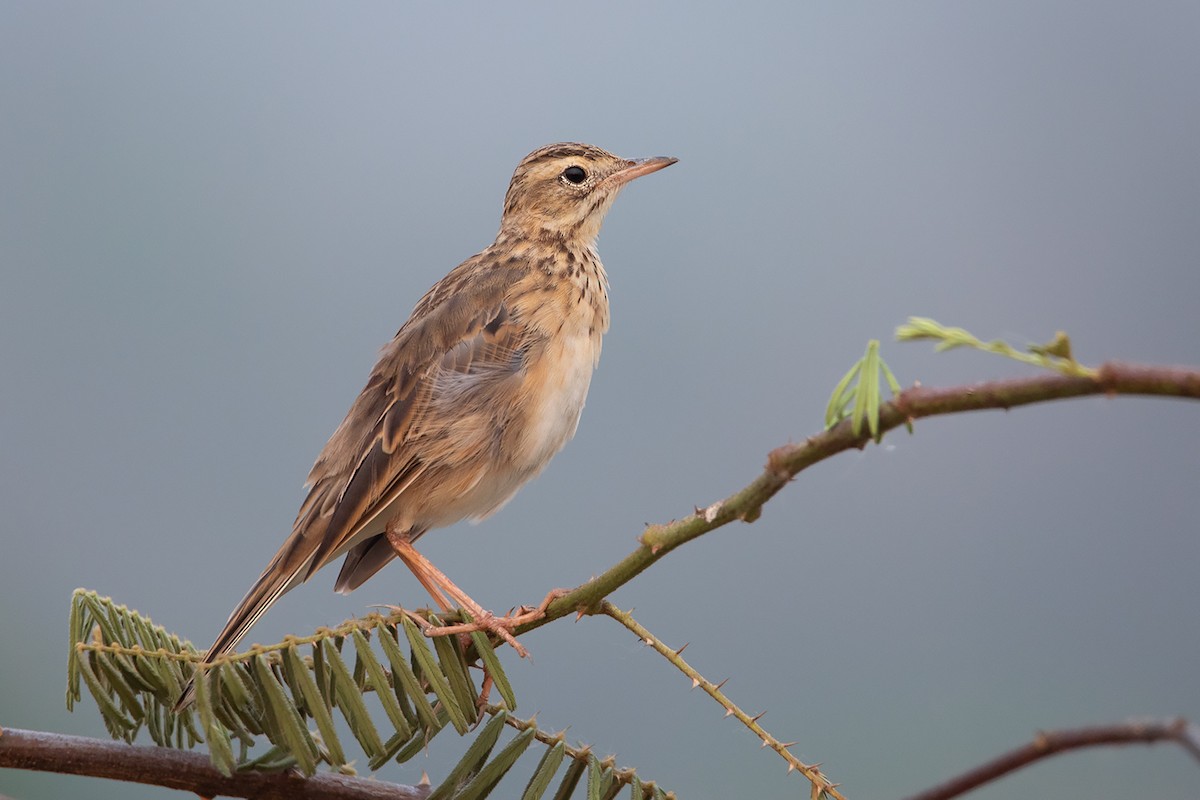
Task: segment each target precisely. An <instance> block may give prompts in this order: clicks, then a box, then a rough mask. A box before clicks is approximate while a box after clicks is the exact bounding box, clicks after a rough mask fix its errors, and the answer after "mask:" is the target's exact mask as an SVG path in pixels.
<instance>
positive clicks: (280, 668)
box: [67, 589, 671, 800]
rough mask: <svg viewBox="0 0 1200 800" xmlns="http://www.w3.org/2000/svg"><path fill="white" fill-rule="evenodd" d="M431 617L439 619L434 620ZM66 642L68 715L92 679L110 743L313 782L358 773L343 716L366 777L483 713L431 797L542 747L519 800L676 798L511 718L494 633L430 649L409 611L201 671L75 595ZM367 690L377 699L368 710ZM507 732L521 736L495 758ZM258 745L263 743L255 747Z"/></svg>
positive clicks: (442, 799) (138, 626)
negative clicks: (323, 770)
mask: <svg viewBox="0 0 1200 800" xmlns="http://www.w3.org/2000/svg"><path fill="white" fill-rule="evenodd" d="M429 621H430V622H432V623H433V624H434V625H438V624H441V620H438V619H437V618H436V617H433V616H432V615H430V616H429ZM70 636H71V650H70V656H69V660H68V668H67V707H68V708H74V705H75V703H76V702H78V701H79V700H80V699H81V698H82V687H83V686H84V685H86V686H87V688H88V692H89V693H90V694H91V696H92V698H93V699H94V700H95V702H96V705H97V706H98V708H99V710H100V715H101V717H102V718H103V720H104V724H105V726H106V727H107V728H108V731H109V733H110V734H111V735H112V736H113V737H114V738H117V739H123V740H125V741H128V742H132V741H133V740H134V739H135V738H136V737H137V736H138V734H139V733H141V732H143V731H145V732H146V733H147V734H148V735H149V737H150V738H151V739H152V740H153V741H154V742H155V744H158V745H160V746H163V747H173V748H191V747H194V746H195V745H197V744H199V743H202V742H204V743H207V745H208V751H209V756H210V758H211V759H212V763H213V765H214V766H216V767H217V769H219V770H220V771H221V772H222V773H224V774H226V775H229V774H232V773H233V772H234V771H235V770H244V769H265V770H281V769H297V770H299V771H301V772H303V773H304V774H306V775H311V774H313V773H314V772H315V771H316V770H317V768H318V767H319V766H320V765H321V764H326V765H328V766H329V767H330V768H332V769H334V770H337V771H340V772H343V773H349V774H353V773H354V768H353V767H352V766H351V760H350V759H349V758H348V757H347V751H346V747H345V745H344V743H343V742H342V738H341V736H339V733H338V730H337V725H336V724H335V716H340V717H341V718H342V720H343V721H344V722H345V725H346V727H347V728H349V730H350V732H351V734H352V735H353V737H354V738H355V740H356V741H357V743H358V746H359V747H360V748H361V749H362V751H363V753H364V754H365V755H366V756H367V764H368V766H369V767H370V769H372V770H375V769H378V768H379V767H381V766H383V765H384V764H386V763H387V762H389V761H391V760H395V761H398V762H404V761H407V760H408V759H410V758H412V757H413V756H414V755H416V754H417V753H419V752H421V750H423V749H424V748H425V746H426V745H427V744H428V742H429V740H430V739H432V738H433V737H434V736H436V735H437V734H438V733H439V732H441V731H442V730H443V729H445V728H446V727H447V726H449V727H451V728H453V729H454V730H455V731H456V732H458V734H459V735H466V734H467V733H468V732H470V731H471V729H472V728H474V727H476V726H477V725H479V724H480V723H481V722H482V720H483V718H484V716H488V717H490V719H489V720H488V721H487V723H486V724H483V725H482V727H481V728H480V730H479V733H478V734H477V735H476V736H475V739H474V741H473V742H472V744H471V745H470V746H469V747H468V749H467V751H466V753H465V754H464V755H463V757H462V759H461V760H460V761H459V763H458V765H456V766H455V767H454V768H453V769H452V770H451V771H450V773H449V774H448V775H447V776H446V778H445V780H444V781H443V782H442V783H441V784H440V785H439V786H438V787H437V788H436V789H434V790H433V793H432V794H431V795H430V798H434V799H436V800H449V798H456V799H458V798H483V797H486V796H487V795H488V793H489V792H491V790H492V789H493V788H495V786H496V784H497V783H498V782H499V781H500V779H501V778H502V777H503V776H504V775H505V774H506V773H507V772H508V770H509V768H510V767H512V766H513V764H514V763H516V761H517V759H518V758H520V756H521V755H522V754H524V753H525V751H526V750H527V749H528V748H529V747H530V746H531V745H533V743H534V742H539V743H540V744H541V745H542V746H544V747H545V748H546V752H545V754H544V755H543V757H542V759H541V760H540V762H539V764H538V766H537V769H536V770H535V772H534V775H533V776H532V777H531V778H530V780H529V782H528V784H527V785H526V789H525V792H524V794H523V795H522V800H536V798H541V797H544V796H546V792H547V791H549V790H550V788H551V786H553V785H555V784H556V783H557V788H556V789H555V792H554V794H553V795H552V796H553V797H556V798H559V797H561V798H567V797H570V796H571V793H572V792H573V791H574V789H575V787H576V785H577V784H578V783H579V782H580V781H581V779H582V778H583V776H584V775H587V776H588V781H587V786H588V797H589V799H590V798H593V797H596V798H613V797H616V796H617V794H618V793H620V792H621V790H622V789H623V788H624V787H626V786H628V787H629V788H630V794H629V797H630V798H631V800H645V799H646V798H666V797H670V796H671V795H669V794H667V793H664V792H663V791H662V789H660V788H658V787H657V786H655V785H654V784H652V783H646V784H643V783H642V782H641V780H640V779H639V778H638V776H637V775H636V773H634V772H633V771H632V770H618V769H616V767H615V766H614V765H613V763H612V762H611V760H604V761H601V760H599V759H597V758H596V757H595V755H593V754H592V753H591V752H590V750H589V749H588V748H586V747H571V746H568V745H567V743H566V741H565V739H564V737H563V735H562V734H553V733H547V732H544V731H541V730H539V729H538V728H537V726H536V725H535V724H534V723H533V722H532V721H526V720H520V719H517V718H516V717H513V716H512V715H511V714H510V711H511V710H512V709H514V708H515V707H516V700H515V698H514V697H513V692H512V687H511V686H510V685H509V683H508V680H507V678H506V677H505V675H504V670H503V669H502V667H501V665H500V660H499V658H498V657H497V655H496V652H495V650H494V648H493V644H492V642H491V641H490V640H489V639H488V637H487V636H485V635H484V634H482V633H474V634H472V635H471V647H470V648H464V647H463V645H462V643H461V641H460V639H459V638H458V637H455V636H441V637H436V638H435V639H433V640H432V642H431V640H429V639H427V638H425V637H424V636H423V635H422V634H421V632H420V629H419V628H418V627H417V625H416V624H415V623H414V622H413V621H412V619H410V617H409V614H408V612H397V613H395V614H390V615H383V614H371V615H369V616H367V617H365V618H363V619H356V620H350V621H348V622H345V623H343V624H342V625H340V626H338V627H337V628H332V629H329V628H325V629H321V630H319V631H317V632H316V633H315V634H314V635H312V636H308V637H304V638H299V637H289V638H288V639H287V640H285V641H284V642H282V643H280V644H277V645H271V646H269V647H263V646H255V647H252V648H251V649H250V650H248V651H247V652H245V653H240V654H233V655H226V656H223V657H221V658H219V659H217V660H216V661H215V662H213V663H212V664H210V665H201V664H200V657H201V654H200V653H198V652H197V651H196V649H195V648H194V647H193V646H192V645H191V643H190V642H184V641H181V640H180V639H179V638H178V637H176V636H174V635H173V634H170V633H168V632H167V631H166V630H164V629H163V628H162V627H161V626H158V625H155V624H153V623H152V622H151V621H150V620H149V619H148V618H145V617H143V616H141V615H139V614H137V613H136V612H134V611H131V610H129V609H128V608H126V607H125V606H121V605H117V604H116V603H114V602H113V601H112V600H111V599H109V598H105V597H100V596H99V595H97V594H96V593H95V592H91V591H87V590H84V589H77V590H76V591H75V593H74V595H73V597H72V600H71V617H70ZM351 657H352V660H351ZM478 665H481V666H482V667H483V669H484V671H485V672H486V674H487V675H488V676H490V678H491V683H492V687H493V689H494V691H495V693H496V694H497V695H499V697H498V702H497V703H495V704H488V702H487V699H486V698H483V697H481V695H480V691H479V689H477V688H476V686H475V682H474V681H473V680H472V677H471V671H470V667H472V666H478ZM193 679H194V680H195V682H196V699H195V702H194V703H193V704H192V705H191V706H190V707H188V708H186V709H184V710H183V711H181V712H178V713H176V712H175V710H174V704H175V701H176V700H177V699H178V697H179V695H180V693H181V692H182V691H183V687H184V686H185V685H186V684H187V682H188V681H189V680H193ZM368 696H373V697H374V701H373V705H375V706H376V712H375V713H374V714H372V712H371V710H370V709H369V708H368V704H367V697H368ZM380 712H381V713H380ZM376 718H378V719H379V724H378V725H377V724H376ZM384 720H386V726H384ZM310 726H312V728H311V729H310ZM381 727H382V729H381ZM506 727H507V728H511V729H513V730H514V731H515V735H513V736H512V737H511V738H510V739H509V740H508V741H507V743H506V744H504V746H503V747H501V748H500V750H499V752H498V753H495V754H493V750H494V749H495V748H496V746H497V744H498V743H499V742H500V738H501V733H502V732H503V731H504V729H505V728H506ZM260 739H265V740H266V742H267V743H268V744H269V747H267V748H266V749H265V750H264V751H262V752H258V753H252V748H254V746H255V745H256V744H257V743H258V742H259V741H260ZM564 761H566V762H567V767H566V769H565V771H563V774H562V776H561V777H559V772H560V769H561V767H562V764H563V762H564Z"/></svg>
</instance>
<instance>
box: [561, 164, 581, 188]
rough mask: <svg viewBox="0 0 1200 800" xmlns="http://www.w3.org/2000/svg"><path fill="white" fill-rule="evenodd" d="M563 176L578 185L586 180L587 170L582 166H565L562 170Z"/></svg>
mask: <svg viewBox="0 0 1200 800" xmlns="http://www.w3.org/2000/svg"><path fill="white" fill-rule="evenodd" d="M563 177H564V178H566V179H567V180H568V181H570V182H571V183H573V184H575V185H577V186H578V185H579V184H581V183H583V182H584V181H586V180H587V171H586V170H584V168H583V167H567V168H566V169H564V170H563Z"/></svg>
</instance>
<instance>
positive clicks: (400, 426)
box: [176, 142, 677, 710]
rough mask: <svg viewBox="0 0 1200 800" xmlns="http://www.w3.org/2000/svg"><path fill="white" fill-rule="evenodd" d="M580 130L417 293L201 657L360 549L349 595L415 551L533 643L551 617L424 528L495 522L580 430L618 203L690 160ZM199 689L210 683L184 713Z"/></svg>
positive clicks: (491, 627)
mask: <svg viewBox="0 0 1200 800" xmlns="http://www.w3.org/2000/svg"><path fill="white" fill-rule="evenodd" d="M676 161H677V159H675V158H670V157H665V156H659V157H654V158H645V159H637V160H634V159H626V158H621V157H619V156H616V155H613V154H612V153H609V152H607V151H605V150H603V149H601V148H599V147H595V146H593V145H588V144H581V143H578V142H562V143H558V144H550V145H546V146H544V147H541V148H538V149H537V150H534V151H533V152H532V153H530V154H529V155H527V156H526V157H525V158H524V159H522V160H521V162H520V164H518V166H517V168H516V170H515V171H514V173H513V176H512V180H511V181H510V182H509V185H508V191H507V192H506V194H505V197H504V208H503V213H502V215H501V221H500V230H499V232H498V233H497V234H496V239H495V241H494V242H493V243H492V244H491V246H489V247H487V248H486V249H484V250H483V251H481V252H479V253H478V254H476V255H474V256H472V257H471V258H469V259H467V260H466V261H464V262H462V263H461V264H459V265H458V266H457V267H455V268H454V269H452V270H451V271H450V272H449V273H448V274H447V275H446V276H445V277H444V278H442V279H441V280H440V281H438V282H437V283H436V284H435V285H434V286H433V288H431V289H430V290H429V291H428V292H427V293H426V294H425V295H424V296H423V297H422V298H421V299H420V301H419V302H418V303H417V304H416V307H415V308H414V309H413V311H412V314H411V316H410V317H409V319H408V321H407V322H405V323H404V324H403V326H401V328H400V330H399V332H397V333H396V336H395V337H394V338H393V339H392V341H391V342H390V343H389V344H387V345H386V346H385V347H384V348H383V350H382V352H381V354H380V356H379V360H378V362H377V363H376V364H375V366H374V368H373V369H372V370H371V374H370V377H369V378H368V380H367V384H366V386H365V387H364V388H363V390H362V392H361V393H360V394H359V395H358V398H357V399H356V400H355V401H354V403H353V405H351V407H350V410H349V412H348V413H347V414H346V417H345V419H344V420H343V421H342V423H341V424H340V425H339V426H338V427H337V429H336V430H335V431H334V432H333V435H332V436H331V437H330V438H329V441H328V442H327V443H326V444H325V446H324V448H323V449H322V450H321V452H320V454H319V455H318V456H317V460H316V463H315V464H314V465H313V468H312V471H311V472H310V473H309V475H308V480H307V481H306V483H305V486H306V488H307V490H308V494H307V496H306V497H305V499H304V501H303V503H302V504H301V506H300V510H299V513H298V514H297V516H296V521H295V523H294V524H293V526H292V531H291V534H290V535H289V536H288V537H287V539H286V540H285V541H284V543H283V545H282V546H281V547H280V548H279V551H278V552H277V553H276V554H275V556H274V557H273V558H272V559H271V561H270V563H269V564H268V565H267V566H266V568H265V569H264V570H263V572H262V574H261V575H260V576H259V577H258V580H257V581H255V582H254V584H253V586H251V587H250V589H249V591H247V592H246V595H245V597H243V598H242V600H241V602H239V603H238V604H237V606H236V607H235V608H234V609H233V611H232V613H231V614H230V615H229V619H228V621H226V623H225V625H224V627H223V628H222V630H221V632H220V633H219V634H218V635H217V637H216V640H215V641H214V643H213V645H212V647H210V648H209V649H208V650H207V652H206V653H205V655H204V656H203V659H202V661H201V665H204V664H209V663H212V662H213V661H214V660H216V659H217V658H218V657H220V656H221V655H223V654H225V653H228V652H229V651H231V650H232V649H233V648H234V647H236V646H237V644H238V642H240V641H241V640H242V638H243V637H244V636H245V635H246V633H247V632H248V631H249V629H250V628H251V626H253V625H254V624H255V623H256V622H257V621H258V620H259V619H260V618H261V617H262V616H263V614H264V613H266V611H267V609H269V608H270V607H271V606H272V605H273V604H274V603H275V602H276V601H277V600H278V599H279V598H280V597H281V596H282V595H283V594H284V593H286V592H288V591H290V590H291V589H293V588H295V587H296V586H299V585H300V584H301V583H304V582H305V581H307V580H308V579H309V578H311V577H312V576H313V575H314V574H315V573H316V572H317V571H318V570H319V569H321V568H322V567H324V566H325V565H327V564H329V563H331V562H334V561H336V560H338V559H339V558H343V557H344V561H343V562H342V568H341V571H340V572H339V573H338V576H337V579H336V580H335V582H334V590H335V591H337V592H339V593H343V594H346V593H349V592H350V591H352V590H353V589H356V588H357V587H359V586H360V585H362V583H363V582H365V581H366V580H367V579H368V578H370V577H372V576H373V575H374V574H375V573H377V572H378V571H379V570H380V569H382V568H383V567H384V566H385V565H386V564H387V563H388V562H390V561H391V560H392V559H393V558H396V557H399V558H400V560H401V561H402V562H404V563H405V565H406V566H408V568H409V570H411V571H412V573H413V574H414V575H415V576H416V578H417V579H418V581H419V582H420V583H421V584H422V585H423V586H424V587H425V589H426V590H427V591H428V592H429V594H430V596H431V597H432V598H433V599H434V601H435V602H436V603H437V604H438V605H439V606H441V607H442V608H443V609H445V610H450V609H451V607H452V606H451V605H450V600H454V601H456V602H458V603H459V604H460V605H461V606H462V607H463V608H464V609H465V610H467V611H468V613H469V614H470V616H471V618H472V620H473V622H472V623H470V624H469V625H460V626H450V627H447V628H442V629H434V630H426V633H427V634H429V635H433V634H439V633H442V634H444V633H447V632H451V631H453V632H460V631H462V630H486V631H488V632H491V633H495V634H497V635H499V636H500V637H501V638H502V639H504V640H505V641H507V642H508V643H509V644H510V645H512V646H513V647H514V649H516V651H517V652H518V653H519V654H521V655H525V651H524V648H522V647H521V646H520V645H519V644H518V643H517V642H516V640H515V639H514V638H513V636H512V634H511V630H512V629H513V628H514V627H516V626H517V625H519V624H520V623H521V622H524V621H528V620H529V619H531V618H533V617H532V616H531V615H536V614H539V613H543V612H544V607H545V605H546V604H547V603H548V601H549V600H550V597H549V596H548V597H547V600H546V601H543V604H542V605H541V606H539V607H538V608H537V609H534V610H533V611H532V612H530V611H526V610H525V609H522V612H523V613H518V614H510V615H508V616H506V617H497V616H496V615H494V614H492V613H491V612H488V611H485V610H484V609H483V608H482V607H481V606H480V605H479V604H478V603H476V602H475V601H474V600H472V599H471V598H470V596H469V595H467V594H466V593H465V592H464V591H462V590H461V589H459V588H458V587H457V586H456V585H455V584H454V583H453V582H452V581H450V579H449V578H447V577H446V576H445V575H444V574H443V573H441V572H440V571H439V570H438V569H437V568H436V567H434V566H433V564H432V563H430V562H429V561H428V560H427V559H426V558H425V557H424V556H422V555H421V554H420V553H418V552H417V551H416V549H415V548H414V547H413V543H414V542H415V541H416V540H417V539H419V538H420V537H421V536H422V535H423V534H424V533H425V532H426V531H429V530H431V529H433V528H441V527H445V526H448V525H451V524H453V523H456V522H458V521H460V520H463V519H468V518H469V519H472V520H474V521H478V520H481V519H483V518H485V517H487V516H489V515H490V514H492V513H493V512H495V511H496V510H498V509H499V508H500V507H501V506H503V505H504V504H505V503H507V502H508V500H509V499H511V498H512V497H513V495H514V494H516V492H517V490H518V489H520V488H521V486H522V485H524V484H525V483H526V482H527V481H529V480H530V479H531V478H533V477H534V476H536V475H537V474H538V473H539V472H541V471H542V469H543V467H545V466H546V464H547V463H548V462H549V461H550V459H551V458H552V457H553V456H554V455H555V454H556V453H557V452H558V451H559V450H561V449H562V447H563V446H564V445H565V444H566V443H567V441H568V440H569V439H571V437H572V436H573V435H574V433H575V430H576V427H577V425H578V423H579V417H580V414H581V412H582V411H583V406H584V401H585V399H586V396H587V392H588V387H589V384H590V382H591V378H592V372H593V370H594V369H595V367H596V365H597V363H598V361H599V358H600V347H601V339H602V337H603V335H604V333H605V332H606V331H607V330H608V327H609V301H608V278H607V274H606V273H605V271H604V266H603V265H602V264H601V263H600V258H599V256H598V255H597V252H596V239H597V236H598V235H599V233H600V226H601V223H602V222H603V220H604V217H605V215H606V214H607V213H608V211H609V209H610V208H611V207H612V204H613V201H614V200H615V199H616V197H617V194H618V193H619V192H620V191H621V189H622V188H623V187H624V186H625V185H626V184H628V183H629V182H630V181H632V180H633V179H635V178H638V177H641V176H643V175H648V174H650V173H652V172H656V171H658V170H661V169H663V168H665V167H668V166H670V165H672V164H674V163H676ZM193 697H194V683H189V684H188V685H187V687H186V688H185V690H184V691H183V693H182V694H181V696H180V698H179V700H178V703H177V704H176V709H177V710H182V709H183V708H184V707H186V706H187V705H188V704H189V703H190V702H191V700H192V699H193Z"/></svg>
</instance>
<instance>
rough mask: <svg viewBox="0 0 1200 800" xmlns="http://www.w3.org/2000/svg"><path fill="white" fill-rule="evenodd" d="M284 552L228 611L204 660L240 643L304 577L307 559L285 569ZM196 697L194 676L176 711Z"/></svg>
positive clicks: (206, 661)
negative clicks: (255, 624)
mask: <svg viewBox="0 0 1200 800" xmlns="http://www.w3.org/2000/svg"><path fill="white" fill-rule="evenodd" d="M281 555H283V553H282V552H281V553H280V554H279V555H277V556H276V557H275V558H274V559H272V560H271V564H270V565H269V566H268V567H267V568H266V569H265V570H264V571H263V574H262V575H260V576H259V577H258V580H257V581H255V582H254V585H253V586H252V587H250V591H248V592H246V596H245V597H243V598H242V601H241V602H240V603H238V604H237V607H236V608H235V609H234V610H233V613H232V614H230V615H229V619H228V620H226V622H225V627H224V628H222V629H221V632H220V633H219V634H218V635H217V639H216V641H215V642H213V645H212V647H210V648H208V652H206V653H205V654H204V658H203V659H202V660H201V662H200V663H201V664H211V663H212V662H213V661H215V660H216V659H217V658H218V657H219V656H222V655H224V654H225V653H228V652H229V651H230V650H232V649H233V648H235V647H237V644H238V642H240V641H241V640H242V638H243V637H244V636H245V635H246V634H247V633H248V632H249V630H250V628H251V627H253V626H254V623H256V622H258V620H259V619H260V618H261V617H262V615H263V614H265V613H266V612H267V609H268V608H270V607H271V606H273V605H274V604H275V601H276V600H278V599H279V598H280V597H281V596H283V594H284V593H285V592H287V591H288V590H289V589H291V588H293V587H294V586H296V585H297V584H299V583H301V582H302V581H303V578H302V576H301V573H302V571H303V569H304V567H305V566H306V563H307V562H306V563H301V564H299V565H297V566H296V567H295V568H292V569H288V570H286V571H283V570H281V569H280V567H281V566H282V564H281V563H280V562H281V560H282V559H281V558H280V556H281ZM195 697H196V679H195V678H194V677H193V678H192V679H191V680H189V681H188V683H187V686H185V687H184V689H183V693H182V694H181V695H180V696H179V700H178V701H177V702H176V703H175V711H176V712H178V711H182V710H183V709H184V708H186V707H187V706H189V705H190V704H191V703H192V700H194V699H195Z"/></svg>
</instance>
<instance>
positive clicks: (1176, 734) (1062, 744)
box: [907, 718, 1200, 800]
mask: <svg viewBox="0 0 1200 800" xmlns="http://www.w3.org/2000/svg"><path fill="white" fill-rule="evenodd" d="M1156 742H1176V743H1177V744H1179V745H1180V746H1181V747H1182V748H1183V749H1185V750H1187V751H1188V752H1189V753H1191V754H1192V756H1194V757H1195V758H1196V759H1197V760H1200V729H1198V728H1197V726H1195V725H1192V724H1190V723H1189V722H1188V721H1187V720H1185V719H1183V718H1179V719H1171V720H1152V721H1149V722H1126V723H1120V724H1116V725H1097V726H1093V727H1087V728H1073V729H1070V730H1061V731H1040V732H1039V733H1038V734H1037V736H1035V737H1034V739H1033V741H1032V742H1030V743H1029V744H1027V745H1024V746H1023V747H1018V748H1017V749H1016V750H1011V751H1009V752H1007V753H1005V754H1004V755H1001V756H999V757H998V758H994V759H992V760H991V761H988V762H987V763H985V764H981V765H979V766H978V767H975V768H973V769H970V770H967V771H966V772H964V773H963V774H961V775H958V776H956V777H954V778H951V779H950V780H948V781H946V782H945V783H942V784H939V785H937V786H934V787H932V788H929V789H926V790H925V791H923V792H921V793H919V794H914V795H912V796H911V797H909V798H907V800H949V798H951V797H958V796H959V795H960V794H964V793H966V792H969V791H970V790H972V789H974V788H976V787H977V786H981V785H983V784H985V783H988V782H989V781H994V780H996V779H997V778H999V777H1001V776H1003V775H1007V774H1008V773H1010V772H1012V771H1014V770H1018V769H1020V768H1022V767H1027V766H1029V765H1030V764H1032V763H1034V762H1035V761H1040V760H1041V759H1043V758H1049V757H1050V756H1055V755H1058V754H1059V753H1064V752H1066V751H1068V750H1077V749H1079V748H1082V747H1101V746H1104V745H1114V744H1154V743H1156Z"/></svg>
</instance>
